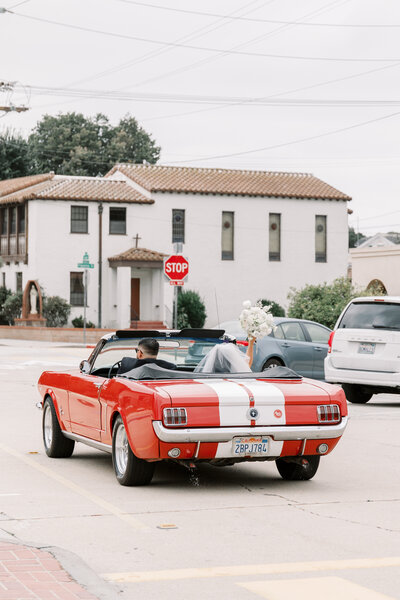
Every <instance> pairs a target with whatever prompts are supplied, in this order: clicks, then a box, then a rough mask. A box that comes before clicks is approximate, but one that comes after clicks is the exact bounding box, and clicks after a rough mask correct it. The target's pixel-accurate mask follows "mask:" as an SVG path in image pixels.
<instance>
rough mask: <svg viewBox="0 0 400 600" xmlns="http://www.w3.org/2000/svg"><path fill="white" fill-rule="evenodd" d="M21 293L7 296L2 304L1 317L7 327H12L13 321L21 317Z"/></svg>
mask: <svg viewBox="0 0 400 600" xmlns="http://www.w3.org/2000/svg"><path fill="white" fill-rule="evenodd" d="M21 311H22V292H16V293H15V294H11V295H10V296H8V298H7V300H6V301H5V302H4V304H3V315H4V317H5V319H6V320H7V323H8V325H14V320H15V319H18V318H20V317H21Z"/></svg>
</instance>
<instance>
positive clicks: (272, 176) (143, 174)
mask: <svg viewBox="0 0 400 600" xmlns="http://www.w3.org/2000/svg"><path fill="white" fill-rule="evenodd" d="M117 171H119V172H120V173H122V174H123V175H126V176H127V177H129V178H130V179H132V181H134V182H136V183H137V184H139V185H140V186H142V187H143V188H144V189H146V190H148V191H150V192H178V193H191V194H230V195H239V196H268V197H284V198H310V199H323V200H351V198H350V197H349V196H347V195H346V194H344V193H343V192H340V191H339V190H337V189H335V188H334V187H332V186H330V185H328V184H327V183H325V182H324V181H321V180H320V179H318V178H317V177H314V175H311V174H309V173H275V172H270V171H244V170H243V171H239V170H236V169H235V170H233V169H207V168H206V169H204V168H202V169H200V168H193V167H165V166H159V165H135V164H117V165H115V166H114V167H113V168H112V169H111V171H109V173H107V175H106V177H109V176H110V175H112V174H113V173H115V172H117Z"/></svg>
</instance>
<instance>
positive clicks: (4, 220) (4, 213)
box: [0, 208, 8, 235]
mask: <svg viewBox="0 0 400 600" xmlns="http://www.w3.org/2000/svg"><path fill="white" fill-rule="evenodd" d="M0 231H1V235H7V234H8V208H2V209H1V229H0Z"/></svg>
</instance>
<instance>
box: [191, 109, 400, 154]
mask: <svg viewBox="0 0 400 600" xmlns="http://www.w3.org/2000/svg"><path fill="white" fill-rule="evenodd" d="M399 114H400V111H397V112H395V113H391V114H390V115H384V116H383V117H378V118H376V119H370V120H369V121H363V122H362V123H356V124H354V125H349V126H348V127H342V128H340V129H335V130H333V131H327V132H325V133H321V134H318V135H312V136H309V137H305V138H301V139H299V140H292V141H291V142H283V143H281V144H274V145H272V146H265V147H263V148H255V149H253V150H245V151H243V152H231V153H229V154H217V155H214V156H202V157H199V158H194V159H191V160H186V161H183V162H185V163H193V162H199V161H203V160H213V159H220V158H231V157H233V156H244V155H246V154H255V153H257V152H263V151H265V150H274V149H276V148H283V147H285V146H293V145H295V144H301V143H303V142H309V141H311V140H316V139H319V138H323V137H327V136H330V135H335V134H336V133H343V132H344V131H350V130H351V129H356V128H358V127H364V126H365V125H370V124H371V123H376V122H378V121H383V120H385V119H390V118H392V117H395V116H397V115H399Z"/></svg>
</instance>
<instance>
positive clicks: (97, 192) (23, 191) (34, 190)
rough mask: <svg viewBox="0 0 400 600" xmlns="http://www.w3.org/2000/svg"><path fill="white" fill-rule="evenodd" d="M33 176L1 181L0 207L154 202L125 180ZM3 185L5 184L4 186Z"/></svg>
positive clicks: (52, 175) (49, 175) (50, 175)
mask: <svg viewBox="0 0 400 600" xmlns="http://www.w3.org/2000/svg"><path fill="white" fill-rule="evenodd" d="M35 177H36V180H35V179H34V177H21V178H19V179H13V180H11V179H10V180H8V181H1V182H0V204H10V203H11V202H13V203H15V202H23V201H24V200H35V199H37V200H38V199H44V200H81V201H86V202H89V201H103V202H131V203H138V204H153V203H154V200H152V199H151V198H147V197H146V196H144V195H143V194H141V193H140V192H138V191H137V190H136V189H135V188H133V187H132V186H130V185H129V184H127V183H126V182H125V181H118V180H115V179H102V178H95V177H93V178H86V177H73V178H72V177H62V176H57V177H56V176H55V175H54V174H53V173H51V174H48V175H37V176H35ZM40 178H42V179H40ZM7 183H8V184H9V185H4V184H7ZM1 186H3V187H1ZM2 192H3V193H2Z"/></svg>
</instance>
